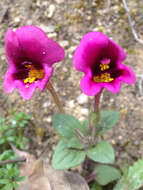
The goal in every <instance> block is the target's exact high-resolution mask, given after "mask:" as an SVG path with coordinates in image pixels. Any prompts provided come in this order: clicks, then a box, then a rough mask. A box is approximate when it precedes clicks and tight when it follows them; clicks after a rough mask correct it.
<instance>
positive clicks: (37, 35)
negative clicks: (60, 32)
mask: <svg viewBox="0 0 143 190" xmlns="http://www.w3.org/2000/svg"><path fill="white" fill-rule="evenodd" d="M5 49H6V56H7V59H8V63H9V69H8V71H7V72H6V74H5V77H4V89H5V91H6V92H7V93H11V92H12V91H13V90H14V89H15V88H18V91H19V92H20V94H21V96H22V97H23V98H24V99H30V98H31V96H32V95H33V93H34V91H35V89H36V88H39V89H40V90H41V91H42V90H43V89H44V88H45V87H46V84H47V82H48V81H49V79H50V77H51V75H52V72H53V67H52V65H53V64H54V63H56V62H59V61H61V60H62V59H63V58H64V50H63V48H62V47H61V46H60V45H59V44H57V43H56V42H55V41H53V40H52V39H50V38H48V37H47V36H46V34H45V33H44V32H43V31H42V30H41V29H40V28H38V27H36V26H23V27H20V28H18V29H17V30H16V31H15V32H13V31H12V30H8V32H7V33H6V37H5Z"/></svg>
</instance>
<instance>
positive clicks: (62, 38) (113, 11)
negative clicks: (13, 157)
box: [0, 0, 143, 162]
mask: <svg viewBox="0 0 143 190" xmlns="http://www.w3.org/2000/svg"><path fill="white" fill-rule="evenodd" d="M127 3H128V6H129V8H130V12H131V16H132V19H133V20H134V27H135V29H136V31H137V33H138V35H139V37H140V38H141V39H143V12H142V10H143V1H141V0H128V1H127ZM31 24H32V25H37V26H39V27H41V28H42V29H43V30H44V31H45V32H46V33H47V35H48V36H49V37H51V38H53V39H54V40H56V41H57V42H59V43H60V44H61V46H63V47H64V48H65V51H66V56H65V59H64V60H63V61H62V62H61V63H57V64H55V65H54V69H55V70H54V74H53V77H52V78H51V82H52V84H53V86H54V87H55V89H56V92H57V93H58V95H59V97H60V100H61V101H62V103H63V106H64V109H65V112H66V113H68V114H73V115H75V116H77V117H78V118H79V119H80V120H84V119H85V118H86V117H87V115H88V108H89V107H91V105H92V101H93V97H85V96H84V97H82V98H83V102H82V103H81V102H80V100H79V99H81V98H79V96H80V95H81V88H80V79H81V77H82V73H80V72H78V71H76V70H75V69H74V67H73V60H72V57H73V52H74V50H75V48H76V46H77V45H78V44H79V41H80V39H81V38H82V36H83V35H84V34H85V33H87V32H89V31H93V30H94V31H102V32H104V33H105V34H106V35H108V36H109V37H111V38H112V39H113V40H115V41H116V42H118V43H119V44H120V45H121V46H122V47H123V49H124V50H125V51H126V52H127V54H128V56H127V59H126V60H125V62H124V63H125V64H127V65H129V66H130V67H131V68H132V69H133V70H134V72H135V74H136V76H137V81H136V83H135V84H134V85H126V84H123V85H122V88H121V91H120V92H119V93H118V94H111V93H109V92H107V91H106V90H104V93H103V97H102V102H101V107H102V108H103V109H115V110H118V111H120V113H121V121H120V122H119V123H118V125H117V126H116V127H115V128H114V129H112V130H111V131H110V132H109V133H108V134H106V135H105V136H104V138H105V139H106V140H108V141H109V142H111V143H112V144H113V146H114V147H115V149H116V158H117V160H120V161H121V162H124V161H126V160H128V159H129V160H136V159H138V158H141V157H143V94H142V95H141V92H140V90H139V83H140V82H141V77H140V76H141V75H142V74H143V45H140V44H139V43H138V42H136V41H135V39H134V37H133V35H132V32H131V30H130V27H129V24H128V20H127V15H126V13H125V11H124V8H123V5H122V1H121V0H111V5H110V7H108V3H107V1H105V0H65V1H64V0H47V1H46V0H24V1H23V0H0V72H1V77H0V117H9V116H10V114H11V113H12V112H13V111H16V112H19V111H24V112H25V113H28V114H31V115H32V122H33V123H34V125H35V127H36V128H39V127H40V128H43V130H44V131H45V137H44V139H43V142H41V140H40V139H39V137H36V135H31V134H30V135H29V137H30V138H31V140H32V142H34V143H33V145H32V146H29V147H27V150H28V149H29V148H30V150H29V151H30V152H33V153H34V154H36V155H37V156H38V155H40V154H41V152H43V150H46V151H45V152H44V156H45V158H46V159H47V161H48V160H50V158H51V155H52V151H53V148H55V144H56V140H57V137H56V135H55V132H54V130H53V127H52V124H51V116H52V114H54V113H57V112H58V110H57V108H56V105H55V104H54V102H53V99H52V97H51V95H50V93H49V92H48V91H47V90H44V91H43V92H40V91H39V90H36V92H35V94H34V95H33V97H32V98H31V99H30V100H29V101H25V100H23V99H22V98H21V97H20V95H19V93H18V91H17V90H15V91H14V92H13V93H12V94H10V95H7V94H6V93H5V92H4V90H3V78H4V73H5V72H6V70H7V68H8V64H7V60H6V58H5V52H4V36H5V33H6V31H7V30H8V29H9V28H17V27H19V26H22V25H31ZM32 136H34V137H32Z"/></svg>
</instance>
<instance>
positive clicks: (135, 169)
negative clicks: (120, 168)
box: [114, 159, 143, 190]
mask: <svg viewBox="0 0 143 190" xmlns="http://www.w3.org/2000/svg"><path fill="white" fill-rule="evenodd" d="M142 186H143V159H142V160H138V161H137V162H135V163H134V165H133V166H130V167H129V169H128V171H127V176H125V175H123V177H122V178H121V180H120V181H119V182H118V183H117V185H116V186H115V187H114V190H124V189H125V187H128V189H131V190H137V189H139V188H140V187H142Z"/></svg>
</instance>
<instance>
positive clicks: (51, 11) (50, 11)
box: [47, 4, 56, 18]
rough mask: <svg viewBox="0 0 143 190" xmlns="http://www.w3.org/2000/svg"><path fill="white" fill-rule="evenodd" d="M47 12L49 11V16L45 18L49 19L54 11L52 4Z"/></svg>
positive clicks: (54, 7)
mask: <svg viewBox="0 0 143 190" xmlns="http://www.w3.org/2000/svg"><path fill="white" fill-rule="evenodd" d="M48 10H49V14H48V15H47V16H48V18H51V17H52V16H53V14H54V12H55V10H56V6H55V5H54V4H51V5H50V6H49V9H48Z"/></svg>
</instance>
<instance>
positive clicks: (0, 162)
mask: <svg viewBox="0 0 143 190" xmlns="http://www.w3.org/2000/svg"><path fill="white" fill-rule="evenodd" d="M25 161H26V158H25V157H19V158H17V159H13V160H5V161H0V165H4V164H10V163H17V162H25Z"/></svg>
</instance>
